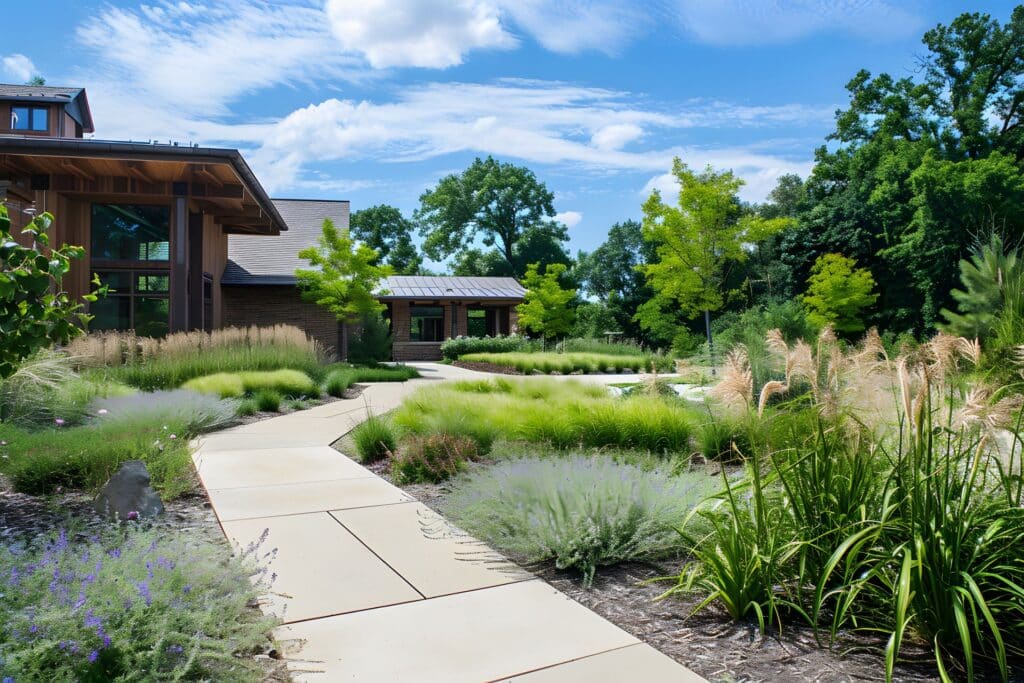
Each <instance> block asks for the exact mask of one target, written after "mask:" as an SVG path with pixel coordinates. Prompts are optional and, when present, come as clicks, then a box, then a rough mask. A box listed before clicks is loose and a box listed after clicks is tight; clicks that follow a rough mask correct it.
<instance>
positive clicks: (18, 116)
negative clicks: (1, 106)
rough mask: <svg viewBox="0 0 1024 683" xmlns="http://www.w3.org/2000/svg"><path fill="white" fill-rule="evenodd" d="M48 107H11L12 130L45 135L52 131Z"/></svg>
mask: <svg viewBox="0 0 1024 683" xmlns="http://www.w3.org/2000/svg"><path fill="white" fill-rule="evenodd" d="M47 112H48V110H47V109H46V107H11V130H31V131H37V132H42V133H45V132H46V131H48V130H49V129H50V126H49V121H48V119H47Z"/></svg>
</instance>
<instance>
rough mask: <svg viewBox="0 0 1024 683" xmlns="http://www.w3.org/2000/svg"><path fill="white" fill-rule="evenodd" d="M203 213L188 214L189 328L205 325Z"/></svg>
mask: <svg viewBox="0 0 1024 683" xmlns="http://www.w3.org/2000/svg"><path fill="white" fill-rule="evenodd" d="M203 312H204V308H203V214H201V213H190V214H189V215H188V329H190V330H202V329H204V327H203V322H204V321H203Z"/></svg>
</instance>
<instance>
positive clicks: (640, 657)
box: [502, 644, 704, 683]
mask: <svg viewBox="0 0 1024 683" xmlns="http://www.w3.org/2000/svg"><path fill="white" fill-rule="evenodd" d="M625 681H643V682H644V683H703V681H704V679H703V678H701V677H700V676H698V675H697V674H695V673H693V672H692V671H690V670H689V669H687V668H685V667H682V666H680V665H679V664H678V663H677V662H676V661H675V660H673V659H672V658H670V657H667V656H666V655H663V654H662V653H660V652H658V651H657V650H655V649H654V648H653V647H651V646H650V645H644V644H639V645H630V646H629V647H623V648H620V649H618V650H611V651H609V652H603V653H601V654H598V655H593V656H591V657H584V658H583V659H577V660H575V661H572V662H567V663H566V664H559V665H557V666H552V667H549V668H547V669H541V670H540V671H534V672H532V673H528V674H523V675H522V676H514V677H512V678H504V679H502V683H624V682H625Z"/></svg>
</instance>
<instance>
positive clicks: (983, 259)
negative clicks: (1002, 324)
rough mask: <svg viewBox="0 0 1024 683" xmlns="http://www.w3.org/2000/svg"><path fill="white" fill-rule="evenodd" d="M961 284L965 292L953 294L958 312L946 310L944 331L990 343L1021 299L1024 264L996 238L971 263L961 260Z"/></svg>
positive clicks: (979, 248)
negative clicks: (1009, 309)
mask: <svg viewBox="0 0 1024 683" xmlns="http://www.w3.org/2000/svg"><path fill="white" fill-rule="evenodd" d="M960 282H961V284H962V286H963V289H954V290H953V291H952V296H953V299H954V300H955V301H956V304H957V305H956V309H957V310H956V312H953V311H951V310H949V309H945V308H944V309H942V317H943V318H945V319H946V323H945V324H944V325H942V328H943V329H944V330H945V331H946V332H949V333H950V334H955V335H957V336H960V337H968V338H974V339H982V340H987V339H988V338H989V337H990V335H991V334H992V333H993V331H994V330H995V327H996V325H997V324H998V322H999V317H1000V315H1001V314H1002V312H1003V310H1004V308H1005V307H1006V305H1007V304H1008V303H1010V304H1012V303H1014V302H1016V301H1018V300H1019V299H1020V295H1021V287H1022V284H1024V262H1022V261H1021V260H1020V259H1019V258H1018V254H1017V251H1016V250H1015V249H1011V250H1006V249H1005V248H1004V246H1003V240H1002V238H1001V237H1000V236H999V235H996V234H993V235H992V237H991V238H989V242H988V244H985V245H981V246H979V247H978V248H977V249H976V250H975V252H974V253H973V254H972V255H971V258H970V260H968V259H961V261H960ZM1018 341H1020V340H1018Z"/></svg>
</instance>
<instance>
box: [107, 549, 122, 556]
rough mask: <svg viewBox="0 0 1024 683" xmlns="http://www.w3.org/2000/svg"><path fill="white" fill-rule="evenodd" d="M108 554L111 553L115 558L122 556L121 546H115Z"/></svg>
mask: <svg viewBox="0 0 1024 683" xmlns="http://www.w3.org/2000/svg"><path fill="white" fill-rule="evenodd" d="M107 555H110V556H111V557H114V558H117V557H121V549H120V548H114V549H113V550H111V551H109V552H107Z"/></svg>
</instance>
